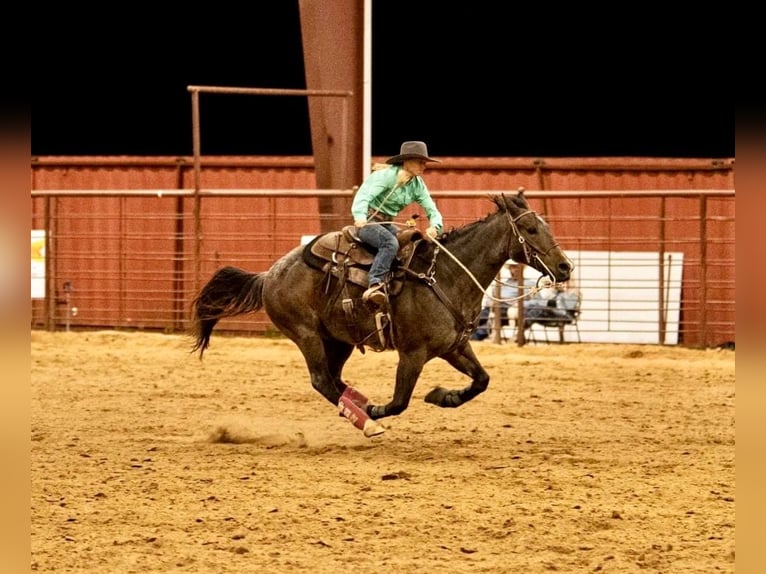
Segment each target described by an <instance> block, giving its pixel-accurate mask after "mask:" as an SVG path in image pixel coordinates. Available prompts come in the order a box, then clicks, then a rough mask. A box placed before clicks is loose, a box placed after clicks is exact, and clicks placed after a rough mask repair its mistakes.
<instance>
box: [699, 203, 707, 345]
mask: <svg viewBox="0 0 766 574" xmlns="http://www.w3.org/2000/svg"><path fill="white" fill-rule="evenodd" d="M700 343H701V344H702V346H703V347H707V344H708V332H707V196H706V195H700Z"/></svg>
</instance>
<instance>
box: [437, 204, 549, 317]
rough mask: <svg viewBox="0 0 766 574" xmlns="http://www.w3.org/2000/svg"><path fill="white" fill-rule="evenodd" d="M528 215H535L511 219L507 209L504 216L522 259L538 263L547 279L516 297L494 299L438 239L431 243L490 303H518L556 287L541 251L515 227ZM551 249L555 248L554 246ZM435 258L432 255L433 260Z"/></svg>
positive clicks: (522, 214)
mask: <svg viewBox="0 0 766 574" xmlns="http://www.w3.org/2000/svg"><path fill="white" fill-rule="evenodd" d="M529 214H532V215H535V212H534V211H532V210H531V209H528V210H527V211H524V212H522V213H520V214H519V215H517V216H516V217H511V214H510V213H508V210H507V209H506V210H505V216H506V217H507V218H508V224H509V225H510V226H511V230H512V231H513V236H515V237H516V240H517V241H518V242H519V244H520V245H521V248H522V250H523V251H524V258H525V259H526V260H527V261H531V260H532V258H534V259H536V260H537V262H538V263H540V265H541V266H542V267H543V268H544V269H545V270H546V271H547V272H548V276H547V277H546V276H543V277H541V278H540V279H538V281H537V284H536V285H535V286H534V287H533V288H531V289H530V290H529V291H527V292H526V293H524V294H523V295H519V296H518V297H510V298H508V299H503V298H501V297H494V296H493V295H490V294H489V293H487V292H486V290H485V289H484V287H482V286H481V283H479V281H478V279H476V277H475V276H474V275H473V273H471V271H470V270H469V269H468V268H467V267H466V266H465V265H463V262H462V261H460V260H459V259H458V258H457V257H455V255H453V254H452V253H451V252H450V251H449V249H447V248H446V247H444V245H443V244H442V243H441V242H440V241H439V240H438V239H435V238H434V239H432V240H431V241H433V242H434V243H435V244H436V245H437V246H438V247H439V249H441V250H443V251H444V252H445V253H446V254H447V255H448V256H449V257H450V258H451V259H452V260H453V261H454V262H455V263H457V264H458V267H460V268H461V269H462V270H463V271H465V273H466V275H468V276H469V277H470V278H471V280H472V281H473V282H474V284H475V285H476V286H477V287H478V288H479V290H480V291H481V292H482V294H483V295H485V296H486V297H487V298H488V299H490V300H491V301H495V302H498V303H505V302H508V301H518V300H520V299H524V298H526V297H532V296H533V295H536V294H537V293H538V292H540V291H541V290H542V289H546V288H549V287H553V286H555V285H556V279H555V278H554V279H551V277H553V273H551V272H550V269H548V266H547V265H546V264H545V263H544V262H543V260H542V259H541V258H540V256H539V255H538V253H541V250H540V249H539V248H538V247H536V246H535V245H534V244H532V242H530V241H529V240H528V239H527V238H525V237H524V236H523V235H522V234H521V231H519V228H518V226H517V225H516V222H517V221H518V220H519V219H521V218H522V217H524V216H525V215H529ZM512 241H513V237H509V238H508V249H507V252H508V253H510V252H511V242H512ZM530 247H531V248H532V249H533V250H534V253H532V254H531V255H530ZM553 247H555V245H554V246H553ZM553 247H551V249H553ZM435 257H436V256H435V254H434V258H435ZM541 284H542V285H541Z"/></svg>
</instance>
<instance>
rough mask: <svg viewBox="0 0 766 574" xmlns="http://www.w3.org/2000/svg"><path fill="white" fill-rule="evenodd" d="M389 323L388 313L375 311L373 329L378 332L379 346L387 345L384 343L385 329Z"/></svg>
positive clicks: (384, 346)
mask: <svg viewBox="0 0 766 574" xmlns="http://www.w3.org/2000/svg"><path fill="white" fill-rule="evenodd" d="M390 324H391V320H390V318H389V316H388V313H383V312H382V311H378V312H377V313H375V329H376V330H377V333H378V340H379V341H380V346H381V347H383V348H384V349H385V348H386V347H387V346H388V345H387V343H386V329H388V326H389V325H390Z"/></svg>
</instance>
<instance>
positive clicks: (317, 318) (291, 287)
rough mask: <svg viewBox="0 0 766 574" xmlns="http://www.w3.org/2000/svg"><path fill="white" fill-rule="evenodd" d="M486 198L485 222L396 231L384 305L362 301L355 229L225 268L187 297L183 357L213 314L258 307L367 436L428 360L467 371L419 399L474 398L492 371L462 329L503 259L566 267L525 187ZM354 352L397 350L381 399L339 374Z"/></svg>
mask: <svg viewBox="0 0 766 574" xmlns="http://www.w3.org/2000/svg"><path fill="white" fill-rule="evenodd" d="M489 199H490V201H491V202H492V203H494V206H495V210H494V211H493V212H490V213H489V214H488V215H487V216H485V217H484V218H482V219H479V220H477V221H474V222H471V223H468V224H465V225H463V226H462V227H458V228H453V229H451V230H449V231H447V232H443V233H442V234H441V235H440V236H439V237H437V238H433V239H430V238H428V237H426V236H425V235H423V234H420V233H419V231H417V230H415V231H414V233H413V232H412V230H409V231H410V236H409V238H408V240H406V241H403V240H402V239H401V238H400V245H402V248H401V249H400V251H399V253H398V254H397V258H396V260H395V262H394V264H393V266H392V269H391V272H390V273H389V281H388V282H387V284H386V287H385V289H386V291H387V294H388V297H389V298H388V302H387V303H386V306H385V308H384V310H382V311H381V310H380V309H377V308H375V307H374V306H373V305H372V304H371V303H367V302H363V301H362V299H361V294H362V292H363V291H364V289H365V288H366V282H365V279H366V275H365V273H366V270H365V269H369V263H371V260H372V259H371V255H370V252H369V251H368V250H367V249H366V248H365V246H364V245H363V244H360V243H359V242H357V241H356V239H355V238H354V237H353V234H352V233H351V234H349V230H351V229H353V226H348V228H344V230H342V231H335V232H329V233H326V234H323V235H320V236H319V237H317V238H315V239H314V241H313V242H312V244H309V245H305V246H304V245H301V246H297V247H295V248H294V249H292V250H291V251H289V252H288V253H286V254H285V255H283V256H282V257H281V258H279V259H278V260H276V261H275V262H274V263H273V264H272V265H271V267H270V268H269V269H268V270H267V271H265V272H258V273H252V272H249V271H247V270H244V269H240V268H238V267H234V266H230V265H229V266H225V267H222V268H220V269H218V270H217V271H216V272H215V273H214V274H213V275H212V277H211V278H210V279H209V280H208V282H207V283H206V284H204V285H203V286H202V287H201V288H200V290H199V292H198V294H197V295H196V296H195V298H194V299H193V300H192V303H191V308H192V312H191V314H192V320H191V329H190V335H191V337H192V338H193V340H194V342H193V344H192V349H191V352H192V353H196V352H198V353H199V359H200V360H202V357H203V354H204V352H205V350H206V349H207V348H208V347H209V346H210V339H211V335H212V332H213V328H214V327H215V325H216V323H217V322H218V321H219V320H221V319H223V318H225V317H232V316H235V315H240V314H245V313H250V312H254V311H258V310H261V309H264V310H265V311H266V313H267V315H268V317H269V319H270V320H271V322H272V323H273V325H274V326H275V327H276V328H277V329H279V331H281V333H282V334H283V335H285V336H286V337H287V338H289V339H290V340H291V341H292V342H293V343H295V345H297V347H298V349H299V350H300V352H301V353H302V355H303V357H304V359H305V362H306V366H307V368H308V372H309V376H310V381H311V385H312V387H313V388H314V389H315V390H316V391H318V392H319V393H320V394H321V395H322V396H323V397H324V398H325V399H326V400H327V401H329V402H330V403H331V404H332V405H333V406H335V407H336V408H337V409H338V411H339V414H340V415H342V416H343V417H345V418H347V419H348V420H350V421H351V422H352V423H353V424H354V426H355V427H357V428H358V429H360V430H362V431H363V432H364V435H365V436H366V437H373V436H376V435H379V434H381V433H383V432H384V431H385V427H384V426H383V425H382V424H381V422H379V421H380V419H383V418H385V417H391V416H396V415H401V414H402V413H403V412H404V411H405V410H406V409H407V407H408V406H409V403H410V400H411V398H412V393H413V390H414V389H415V385H416V383H417V382H418V379H419V377H420V374H421V372H422V370H423V368H424V366H425V364H426V363H427V362H429V361H431V360H433V359H435V358H440V359H443V360H444V361H446V362H447V363H448V364H450V365H451V366H452V367H453V368H455V369H456V370H457V371H459V372H460V373H462V374H464V375H466V376H468V377H470V383H469V384H468V385H467V386H466V387H464V388H458V389H449V388H444V387H442V386H439V385H437V386H435V387H434V388H432V389H431V390H430V391H429V392H428V393H427V394H426V396H425V399H424V400H425V402H426V403H429V404H433V405H436V406H438V407H442V408H456V407H459V406H460V405H463V404H465V403H467V402H468V401H471V400H473V399H474V398H476V397H477V396H478V395H480V394H481V393H483V392H484V391H486V390H487V388H488V385H489V381H490V377H489V374H488V373H487V371H486V370H485V369H484V367H483V366H482V365H481V363H480V362H479V359H478V358H477V356H476V354H475V352H474V350H473V348H472V347H471V343H470V335H471V333H472V332H473V331H474V330H475V329H476V327H477V325H478V320H479V314H480V312H481V305H482V297H483V295H484V292H485V290H486V289H487V287H488V286H489V285H490V283H491V282H492V281H493V280H494V278H495V277H496V275H497V274H498V272H499V271H500V269H501V267H502V266H503V264H504V263H505V262H506V261H507V260H508V259H513V260H514V261H515V262H517V263H522V264H525V265H528V266H530V267H532V268H534V269H535V270H537V271H539V272H540V273H542V274H543V275H542V276H541V279H543V278H546V277H547V279H546V281H549V282H550V281H552V282H553V284H556V283H562V282H566V281H568V280H569V277H570V274H571V272H572V270H573V269H574V265H573V263H572V261H571V260H570V259H569V258H568V257H567V256H566V254H565V253H564V251H563V250H562V249H561V248H560V247H559V245H558V243H557V242H556V240H555V238H554V236H553V234H552V232H551V230H550V227H549V225H548V223H547V222H546V221H545V220H544V219H543V218H542V217H541V216H539V215H538V214H537V213H536V212H535V211H533V210H532V209H531V208H530V206H529V204H528V202H527V199H526V197H525V196H524V192H523V190H519V191H518V193H516V194H515V195H513V194H511V195H505V194H503V193H500V194H496V195H490V196H489ZM404 231H408V230H404ZM404 231H400V235H401V234H403V233H404ZM398 237H399V236H398ZM320 240H321V241H324V245H325V250H326V251H331V252H332V254H331V256H328V257H326V258H325V259H326V260H325V259H322V258H321V257H319V256H318V255H317V254H318V253H321V250H320V249H319V244H318V243H317V242H319V241H320ZM328 245H332V246H335V247H332V248H330V247H328ZM370 249H372V248H370ZM365 254H367V255H369V257H367V258H365V257H364V255H365ZM354 349H359V350H360V352H362V353H364V352H365V349H372V350H374V351H388V350H392V351H393V350H395V351H396V352H397V353H398V359H399V361H398V365H397V367H396V380H395V384H394V391H393V396H392V397H391V399H390V400H389V402H388V403H385V404H375V403H372V402H371V401H370V400H369V399H368V398H367V397H366V396H365V395H364V394H363V393H362V392H361V391H359V390H358V389H356V388H354V387H351V386H350V385H347V384H346V383H345V382H344V381H343V378H342V373H343V367H344V365H345V364H346V362H347V360H348V359H349V357H350V356H351V354H352V353H353V351H354Z"/></svg>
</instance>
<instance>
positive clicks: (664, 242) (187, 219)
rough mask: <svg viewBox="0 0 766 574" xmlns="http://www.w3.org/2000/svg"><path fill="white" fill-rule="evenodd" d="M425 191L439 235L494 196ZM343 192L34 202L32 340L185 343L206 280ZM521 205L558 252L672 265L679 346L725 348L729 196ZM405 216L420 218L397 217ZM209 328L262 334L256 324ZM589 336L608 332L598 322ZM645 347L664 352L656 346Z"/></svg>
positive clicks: (615, 196)
mask: <svg viewBox="0 0 766 574" xmlns="http://www.w3.org/2000/svg"><path fill="white" fill-rule="evenodd" d="M432 191H433V195H434V198H435V199H436V201H437V203H438V204H439V206H440V209H441V211H442V213H443V215H444V219H445V228H446V229H450V228H451V227H457V226H461V225H464V224H466V223H470V222H472V221H475V220H476V219H479V218H482V217H484V216H486V215H487V214H488V213H489V212H490V211H491V210H492V209H493V207H492V204H491V203H490V202H489V201H488V200H487V196H488V195H490V194H494V193H498V191H497V190H492V189H489V190H473V191H447V190H442V191H434V190H433V189H432ZM507 192H510V193H515V189H513V190H509V191H507ZM352 193H353V192H352V191H332V190H329V191H328V190H321V191H320V190H315V189H277V190H274V189H271V190H263V189H260V190H259V189H203V190H200V191H199V193H196V192H195V190H193V189H151V190H149V189H127V190H125V189H123V190H120V189H112V190H104V189H94V190H82V189H80V190H71V189H70V190H65V189H55V190H54V189H48V190H44V189H33V190H32V222H31V225H32V229H33V230H43V231H45V233H46V244H45V253H44V255H45V258H44V272H45V276H46V282H45V287H44V290H45V292H44V297H43V298H40V299H33V301H32V317H31V323H32V328H45V329H66V328H72V329H90V328H110V329H111V328H117V329H119V328H138V329H153V330H163V331H167V332H180V331H184V330H186V328H187V327H188V316H189V304H190V301H191V299H192V298H193V296H194V294H195V292H196V289H197V288H198V287H199V285H200V284H201V283H202V282H204V281H205V280H206V279H207V278H208V277H209V276H210V275H211V274H212V273H213V271H214V270H215V269H217V268H218V267H220V266H222V265H227V264H231V265H237V266H240V267H243V268H246V269H248V270H251V271H265V270H267V269H268V268H269V267H270V265H271V264H272V263H273V262H274V261H275V260H276V259H278V258H279V257H280V256H281V255H283V254H285V253H287V252H288V251H289V250H290V249H292V248H293V247H295V246H296V245H299V244H300V243H301V241H302V238H303V236H309V235H314V234H317V233H319V232H320V231H321V230H322V229H324V228H326V227H327V222H326V221H322V218H325V217H332V218H333V221H335V220H338V219H339V218H340V219H343V218H345V217H346V215H345V214H347V213H348V209H345V208H343V210H339V211H338V212H337V213H334V214H330V215H328V214H327V210H326V209H324V208H322V209H320V204H322V202H325V204H326V202H328V201H329V202H333V203H332V204H333V205H341V206H348V205H350V201H351V197H352ZM527 197H528V198H529V199H530V203H531V205H532V207H533V209H535V210H536V211H538V212H539V213H541V214H544V215H545V217H546V219H547V220H548V221H549V223H550V224H551V227H552V229H553V232H554V234H555V235H556V237H557V239H558V240H559V243H560V244H561V246H562V247H563V248H564V249H565V250H572V251H577V252H581V251H586V252H591V251H603V252H610V253H621V252H648V253H657V254H658V257H659V259H658V260H659V261H662V255H663V254H665V253H681V254H683V259H684V265H683V277H682V281H681V284H680V299H679V301H678V308H677V312H678V317H679V319H678V326H677V335H678V343H680V344H683V345H687V346H716V345H719V344H723V343H728V342H733V341H734V340H735V289H734V282H735V257H734V247H735V233H734V227H735V209H734V208H735V201H734V200H735V193H734V191H733V189H720V190H716V189H697V190H677V189H670V190H648V191H641V190H632V191H625V190H603V191H593V190H590V191H528V192H527ZM413 212H415V213H417V212H418V209H417V208H413V209H412V210H409V211H407V213H406V215H407V216H409V215H410V214H411V213H413ZM403 216H404V214H403ZM349 218H350V216H349ZM402 219H404V217H403V218H402ZM33 256H34V254H33ZM622 288H625V289H629V288H631V285H629V284H626V285H623V286H622ZM599 297H600V296H599ZM610 301H611V300H610V298H609V297H608V296H604V297H603V299H602V300H595V301H594V300H592V301H590V304H591V305H592V307H591V308H592V309H593V310H594V315H595V314H596V312H595V311H596V310H598V311H599V313H602V312H606V313H608V311H609V309H610V305H611V302H610ZM634 311H635V313H636V314H637V315H639V316H643V315H646V316H648V317H651V318H654V317H655V316H656V314H657V312H658V310H656V309H649V308H647V306H646V302H640V301H639V302H637V303H636V308H635V310H634ZM642 314H643V315H642ZM219 328H220V329H221V330H231V331H233V332H238V333H243V334H244V333H252V334H270V333H273V326H272V325H271V323H270V322H269V320H268V317H267V316H266V315H265V313H262V312H260V313H255V314H253V315H252V316H245V317H238V318H234V319H227V320H225V321H223V322H222V323H221V325H220V327H219ZM610 328H611V329H612V331H611V332H614V327H613V326H611V327H610ZM590 329H593V330H597V329H606V326H605V325H602V324H601V323H599V322H598V321H596V322H594V323H592V324H591V327H590ZM584 335H585V336H586V337H587V333H584ZM586 337H584V338H586ZM615 342H619V337H617V338H616V340H615ZM656 342H658V343H663V342H665V341H664V340H662V338H661V337H659V335H658V339H657V340H656Z"/></svg>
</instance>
